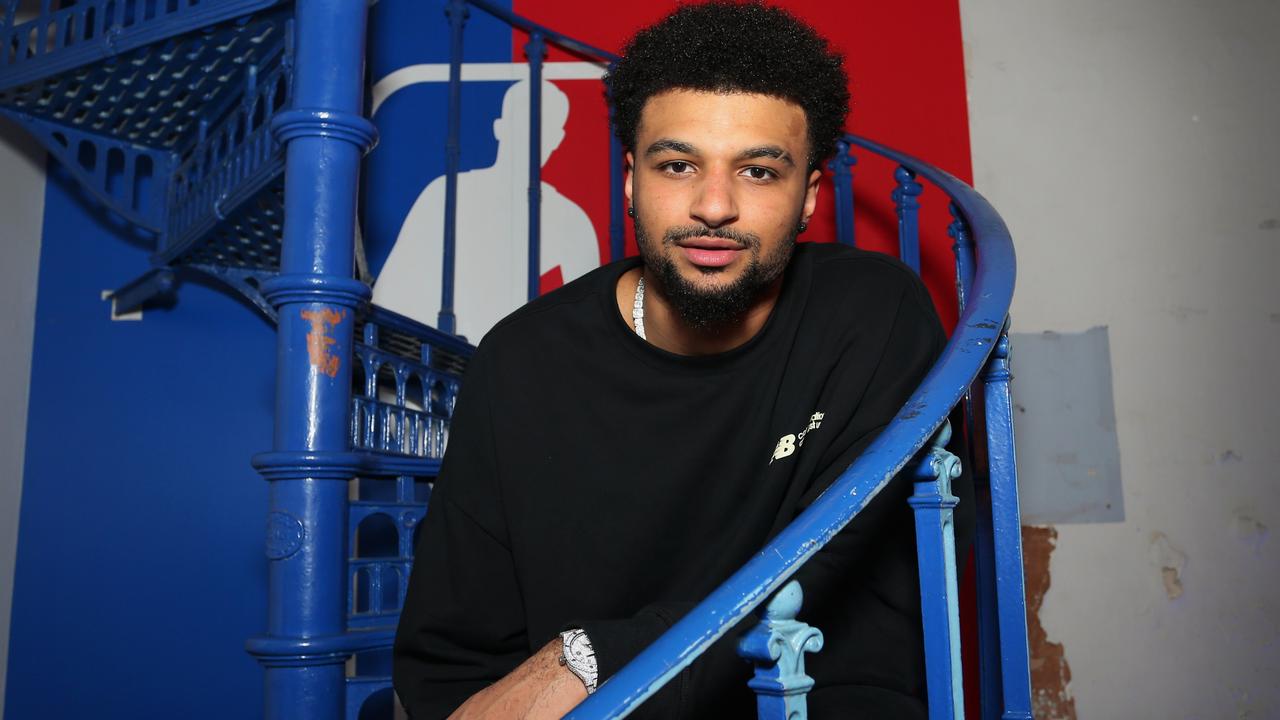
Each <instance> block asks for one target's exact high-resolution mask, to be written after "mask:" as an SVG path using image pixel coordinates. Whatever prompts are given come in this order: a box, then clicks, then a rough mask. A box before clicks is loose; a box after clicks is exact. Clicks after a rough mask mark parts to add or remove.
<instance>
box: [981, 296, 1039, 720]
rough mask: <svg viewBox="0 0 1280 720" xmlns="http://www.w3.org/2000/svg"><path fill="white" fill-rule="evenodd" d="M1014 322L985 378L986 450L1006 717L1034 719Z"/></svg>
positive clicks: (1003, 333) (1003, 332) (1008, 719)
mask: <svg viewBox="0 0 1280 720" xmlns="http://www.w3.org/2000/svg"><path fill="white" fill-rule="evenodd" d="M1008 332H1009V323H1008V320H1006V321H1005V327H1004V329H1002V330H1001V332H1000V339H999V340H998V341H997V343H996V347H995V349H994V351H992V353H991V358H990V359H989V360H988V361H987V367H986V370H985V371H984V372H983V375H982V379H983V381H984V382H985V383H986V393H985V399H986V410H987V412H986V417H987V443H988V449H987V455H988V464H989V466H990V472H991V475H990V480H991V507H992V529H993V532H994V540H995V570H996V572H995V576H996V607H997V613H998V616H999V622H1000V627H999V636H1000V668H1001V679H1002V684H1003V690H1004V713H1003V715H1002V716H1001V717H1002V718H1004V719H1005V720H1031V677H1030V663H1031V661H1030V653H1029V652H1028V649H1027V606H1026V595H1025V590H1024V588H1023V581H1022V522H1021V518H1020V516H1019V511H1018V472H1017V466H1016V464H1015V462H1014V445H1013V412H1012V405H1011V403H1010V400H1009V380H1010V379H1011V378H1012V377H1013V376H1012V374H1011V373H1010V372H1009V334H1008Z"/></svg>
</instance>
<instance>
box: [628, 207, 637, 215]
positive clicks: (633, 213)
mask: <svg viewBox="0 0 1280 720" xmlns="http://www.w3.org/2000/svg"><path fill="white" fill-rule="evenodd" d="M635 216H636V209H635V208H634V207H629V208H627V217H635Z"/></svg>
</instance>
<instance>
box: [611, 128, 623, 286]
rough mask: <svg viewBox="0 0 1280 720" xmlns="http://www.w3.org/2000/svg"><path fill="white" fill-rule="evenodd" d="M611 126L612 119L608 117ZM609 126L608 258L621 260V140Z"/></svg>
mask: <svg viewBox="0 0 1280 720" xmlns="http://www.w3.org/2000/svg"><path fill="white" fill-rule="evenodd" d="M609 124H610V125H611V126H612V124H613V120H612V118H610V121H609ZM612 130H613V129H612V127H610V132H609V260H610V261H611V262H612V261H614V260H621V259H622V258H623V256H625V255H626V229H625V228H624V227H623V223H624V222H626V221H625V220H624V219H623V216H624V215H625V214H626V211H625V210H624V206H625V204H626V203H625V198H624V195H623V172H624V168H623V167H622V160H623V157H622V141H621V140H619V139H618V136H617V135H615V134H614V133H613V131H612Z"/></svg>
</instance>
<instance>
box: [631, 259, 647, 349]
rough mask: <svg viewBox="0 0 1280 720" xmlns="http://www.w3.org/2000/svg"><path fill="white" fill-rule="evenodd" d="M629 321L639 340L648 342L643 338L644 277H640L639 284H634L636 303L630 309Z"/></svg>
mask: <svg viewBox="0 0 1280 720" xmlns="http://www.w3.org/2000/svg"><path fill="white" fill-rule="evenodd" d="M631 321H632V322H634V323H635V326H636V334H637V335H639V336H640V339H641V340H646V341H647V340H648V339H649V338H647V337H645V336H644V275H641V276H640V282H638V283H636V302H635V305H633V306H632V307H631Z"/></svg>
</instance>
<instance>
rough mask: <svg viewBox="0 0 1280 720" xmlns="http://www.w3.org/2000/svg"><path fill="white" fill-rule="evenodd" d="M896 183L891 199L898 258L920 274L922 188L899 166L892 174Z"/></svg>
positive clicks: (914, 177)
mask: <svg viewBox="0 0 1280 720" xmlns="http://www.w3.org/2000/svg"><path fill="white" fill-rule="evenodd" d="M893 177H894V179H895V180H897V181H898V187H897V188H895V189H894V191H893V193H892V195H891V197H892V198H893V204H894V205H895V206H896V207H897V212H898V257H899V258H900V259H901V260H902V262H904V263H906V264H907V267H909V268H911V269H912V270H915V271H916V274H917V275H919V274H920V218H919V216H920V201H919V200H916V198H918V197H920V193H921V192H923V191H924V186H923V185H921V184H920V183H918V182H916V174H915V172H914V171H912V170H911V169H909V168H907V167H906V166H903V165H899V166H898V169H897V170H895V171H894V172H893Z"/></svg>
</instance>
